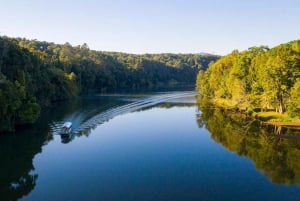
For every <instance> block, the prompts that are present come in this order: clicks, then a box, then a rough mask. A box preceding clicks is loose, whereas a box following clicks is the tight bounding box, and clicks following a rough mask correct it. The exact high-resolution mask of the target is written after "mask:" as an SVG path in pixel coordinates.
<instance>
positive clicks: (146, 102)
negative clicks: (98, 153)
mask: <svg viewBox="0 0 300 201" xmlns="http://www.w3.org/2000/svg"><path fill="white" fill-rule="evenodd" d="M195 95H196V92H194V91H185V92H168V93H163V94H162V93H160V94H155V95H150V96H149V95H147V96H142V97H135V96H134V99H130V98H128V97H127V98H124V97H122V100H126V101H130V100H131V102H130V103H127V104H124V103H123V104H122V105H117V106H114V107H111V108H109V109H106V110H105V108H101V109H100V108H99V107H97V108H98V110H97V113H95V112H94V113H93V114H92V115H90V113H86V112H85V113H86V114H85V113H84V112H80V113H78V111H76V113H75V114H70V115H68V119H67V121H71V122H73V125H72V132H70V133H69V134H63V135H62V134H61V128H62V125H63V124H64V121H66V120H64V121H57V122H55V121H53V122H52V123H51V132H52V133H53V134H54V135H61V142H62V143H69V142H71V141H72V140H73V139H74V138H75V136H77V137H80V136H82V135H85V136H88V135H89V134H90V133H91V131H92V130H93V129H95V128H96V127H97V126H98V125H100V124H102V123H104V122H107V121H109V120H111V119H113V118H114V117H116V116H118V115H121V114H125V113H130V112H133V111H138V110H143V109H147V108H150V107H153V106H154V105H157V104H160V103H166V102H173V103H182V101H183V100H182V99H185V101H191V100H189V99H188V98H189V97H190V98H193V99H194V97H195ZM140 96H141V95H140ZM116 97H118V96H116ZM188 103H191V102H188ZM170 104H171V103H169V105H170ZM166 107H167V106H166ZM83 108H85V110H87V109H86V107H85V106H84V107H83ZM65 119H66V118H65Z"/></svg>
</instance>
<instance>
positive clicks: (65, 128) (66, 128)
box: [61, 121, 72, 134]
mask: <svg viewBox="0 0 300 201" xmlns="http://www.w3.org/2000/svg"><path fill="white" fill-rule="evenodd" d="M71 130H72V122H69V121H67V122H65V123H64V124H63V125H62V128H61V134H69V133H70V132H71Z"/></svg>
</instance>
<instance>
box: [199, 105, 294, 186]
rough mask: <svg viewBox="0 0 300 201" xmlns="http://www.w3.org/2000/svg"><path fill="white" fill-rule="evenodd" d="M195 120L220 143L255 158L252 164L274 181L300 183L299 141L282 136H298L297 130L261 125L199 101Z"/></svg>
mask: <svg viewBox="0 0 300 201" xmlns="http://www.w3.org/2000/svg"><path fill="white" fill-rule="evenodd" d="M198 108H199V113H198V114H197V121H198V125H199V126H200V127H202V126H204V125H205V126H206V127H207V129H208V130H209V132H210V133H211V137H212V138H213V139H214V140H215V141H216V142H218V143H221V144H222V145H223V146H224V147H226V148H227V149H229V150H230V151H233V152H235V153H237V154H239V155H242V156H246V157H247V158H249V159H251V160H253V161H254V162H255V165H256V168H257V169H259V170H262V171H263V172H264V174H265V175H266V176H267V177H268V178H270V179H271V180H272V182H274V183H285V184H292V183H297V184H300V143H299V141H297V140H292V139H285V138H284V136H300V133H299V131H297V130H293V129H290V128H281V129H280V135H278V133H277V134H276V132H274V131H278V128H274V126H273V127H271V126H265V125H263V124H261V123H260V122H259V121H253V120H252V119H249V118H247V117H246V116H245V115H243V114H241V113H238V112H236V111H232V110H222V109H218V108H209V107H206V108H205V107H203V106H201V105H199V107H198Z"/></svg>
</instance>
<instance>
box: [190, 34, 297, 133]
mask: <svg viewBox="0 0 300 201" xmlns="http://www.w3.org/2000/svg"><path fill="white" fill-rule="evenodd" d="M196 89H197V91H198V92H199V94H200V97H201V99H202V100H205V101H208V102H210V103H212V104H213V105H216V106H219V107H223V108H225V109H226V108H228V109H235V110H237V111H243V112H244V113H245V114H246V115H248V116H249V117H254V118H256V119H258V120H261V121H263V122H265V123H267V124H272V125H275V126H292V127H300V120H299V117H300V40H295V41H291V42H288V43H285V44H280V45H278V46H276V47H273V48H268V47H266V46H260V47H251V48H249V49H248V50H245V51H242V52H239V51H237V50H234V51H233V52H232V53H230V54H228V55H226V56H224V57H222V58H220V59H219V60H217V61H216V62H212V63H211V64H210V65H209V67H208V68H207V69H206V70H205V71H203V70H200V72H199V73H198V76H197V82H196Z"/></svg>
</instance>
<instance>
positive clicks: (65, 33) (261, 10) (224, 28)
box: [0, 0, 300, 55]
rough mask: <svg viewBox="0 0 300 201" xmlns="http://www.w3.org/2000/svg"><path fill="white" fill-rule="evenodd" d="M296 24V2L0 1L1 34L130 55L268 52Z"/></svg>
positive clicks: (299, 29) (295, 34) (296, 30)
mask: <svg viewBox="0 0 300 201" xmlns="http://www.w3.org/2000/svg"><path fill="white" fill-rule="evenodd" d="M299 21H300V1H299V0H0V35H1V36H4V35H6V36H9V37H21V38H27V39H37V40H40V41H48V42H55V43H59V44H64V43H66V42H69V43H70V44H71V45H74V46H75V45H81V44H83V43H87V44H88V46H89V48H90V49H94V50H100V51H115V52H126V53H134V54H143V53H203V52H205V53H211V54H219V55H226V54H228V53H230V52H232V51H233V50H240V51H242V50H246V49H248V48H249V47H253V46H260V45H266V46H269V47H274V46H276V45H279V44H281V43H286V42H289V41H291V40H297V39H300V22H299Z"/></svg>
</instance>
